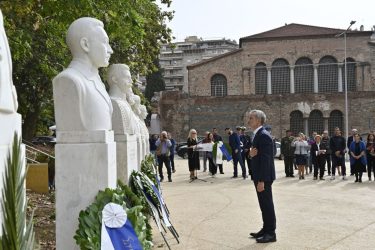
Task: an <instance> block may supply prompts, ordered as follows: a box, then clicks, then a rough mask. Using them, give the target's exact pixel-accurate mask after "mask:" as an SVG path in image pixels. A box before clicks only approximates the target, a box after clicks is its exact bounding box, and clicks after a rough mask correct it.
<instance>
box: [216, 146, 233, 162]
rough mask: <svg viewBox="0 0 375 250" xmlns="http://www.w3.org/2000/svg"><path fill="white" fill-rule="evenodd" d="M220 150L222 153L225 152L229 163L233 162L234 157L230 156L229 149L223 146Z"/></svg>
mask: <svg viewBox="0 0 375 250" xmlns="http://www.w3.org/2000/svg"><path fill="white" fill-rule="evenodd" d="M219 148H220V150H221V152H223V155H224V156H225V158H226V159H227V161H231V160H232V156H231V155H230V154H229V152H228V150H227V148H226V147H225V145H224V144H223V145H221V146H220V147H219Z"/></svg>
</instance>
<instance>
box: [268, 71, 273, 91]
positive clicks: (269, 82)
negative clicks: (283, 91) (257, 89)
mask: <svg viewBox="0 0 375 250" xmlns="http://www.w3.org/2000/svg"><path fill="white" fill-rule="evenodd" d="M271 81H272V79H271V67H267V94H269V95H271V94H272V85H271Z"/></svg>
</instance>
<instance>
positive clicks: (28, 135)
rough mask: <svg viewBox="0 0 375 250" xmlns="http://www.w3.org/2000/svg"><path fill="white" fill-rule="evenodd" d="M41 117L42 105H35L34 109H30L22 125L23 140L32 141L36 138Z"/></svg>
mask: <svg viewBox="0 0 375 250" xmlns="http://www.w3.org/2000/svg"><path fill="white" fill-rule="evenodd" d="M39 115H40V104H39V103H35V106H34V109H29V110H28V111H27V113H26V116H25V120H24V122H23V124H22V138H23V139H25V140H27V141H31V139H32V138H33V137H34V136H35V133H36V129H37V125H38V120H39Z"/></svg>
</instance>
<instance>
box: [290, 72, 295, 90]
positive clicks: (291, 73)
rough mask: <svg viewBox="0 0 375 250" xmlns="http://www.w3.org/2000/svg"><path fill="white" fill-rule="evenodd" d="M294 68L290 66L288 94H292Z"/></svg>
mask: <svg viewBox="0 0 375 250" xmlns="http://www.w3.org/2000/svg"><path fill="white" fill-rule="evenodd" d="M294 92H295V91H294V66H290V93H291V94H294Z"/></svg>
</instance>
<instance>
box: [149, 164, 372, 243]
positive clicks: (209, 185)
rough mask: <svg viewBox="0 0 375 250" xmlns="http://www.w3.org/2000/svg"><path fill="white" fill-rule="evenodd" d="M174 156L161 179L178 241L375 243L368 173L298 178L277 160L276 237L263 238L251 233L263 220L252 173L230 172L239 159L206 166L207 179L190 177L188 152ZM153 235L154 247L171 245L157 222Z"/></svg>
mask: <svg viewBox="0 0 375 250" xmlns="http://www.w3.org/2000/svg"><path fill="white" fill-rule="evenodd" d="M175 163H176V173H175V174H173V182H172V183H168V182H163V183H162V188H163V194H164V198H165V201H166V203H167V206H168V208H169V210H170V212H171V220H172V223H173V224H174V226H175V228H176V229H177V231H178V233H179V234H180V241H181V243H180V244H177V243H176V241H175V240H174V239H173V238H172V235H171V234H170V233H168V234H167V239H168V241H169V243H170V245H171V248H172V249H189V250H190V249H202V250H203V249H204V250H206V249H207V250H208V249H215V250H221V249H223V250H231V249H238V250H246V249H288V250H290V249H296V250H297V249H298V250H301V249H340V250H341V249H361V250H364V249H375V182H374V181H371V182H369V181H368V178H367V173H364V177H363V180H364V182H363V183H354V177H349V178H348V180H346V181H343V180H341V179H339V178H336V180H334V181H330V180H329V178H328V177H327V176H326V177H325V178H326V180H324V181H314V180H313V177H312V175H311V174H310V175H308V176H307V177H306V179H305V180H298V178H285V175H284V170H283V169H284V166H283V162H282V161H279V160H275V163H276V172H277V180H276V181H275V183H274V184H273V194H274V203H275V210H276V218H277V230H276V233H277V242H275V243H269V244H259V243H256V241H255V239H252V238H249V237H248V236H249V233H250V232H256V231H258V230H259V229H260V228H261V225H262V221H261V213H260V210H259V206H258V202H257V198H256V193H255V190H254V185H253V183H252V182H251V181H250V179H247V180H243V179H242V178H238V179H230V177H231V176H232V171H233V170H232V164H231V163H225V164H224V172H225V174H224V175H220V174H218V175H217V177H216V178H212V177H210V176H209V175H208V173H207V172H206V173H203V172H202V171H199V177H201V178H202V179H204V180H206V181H207V182H200V181H194V182H193V183H189V171H188V167H187V160H183V159H180V158H178V159H176V160H175ZM164 171H165V170H164ZM240 172H241V171H240ZM240 172H239V174H240ZM154 242H155V249H167V247H166V246H165V245H163V240H162V238H161V236H160V235H159V233H158V232H157V231H156V230H154Z"/></svg>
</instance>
